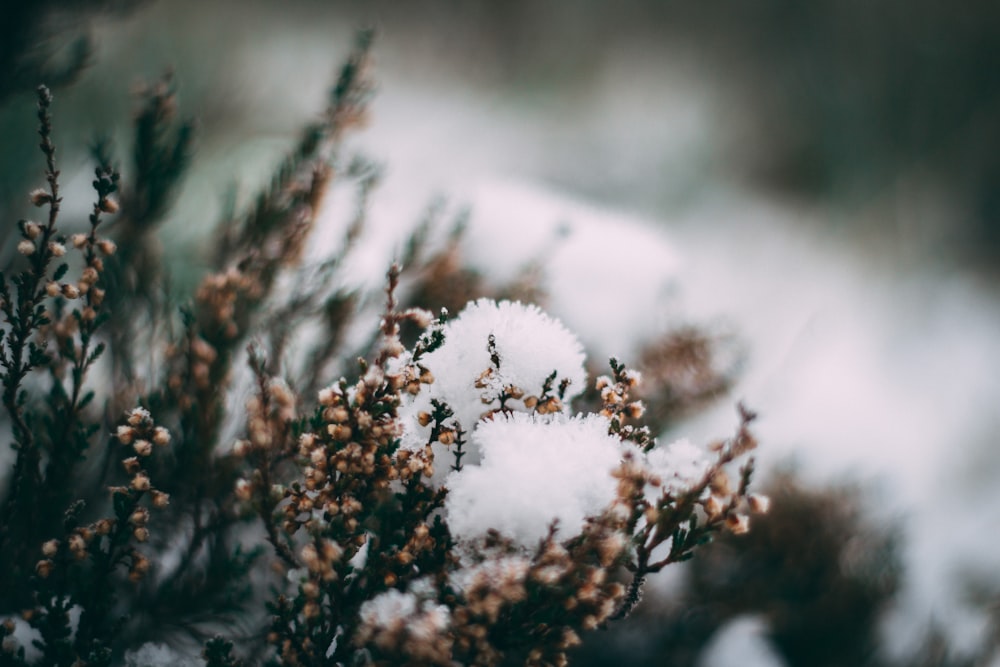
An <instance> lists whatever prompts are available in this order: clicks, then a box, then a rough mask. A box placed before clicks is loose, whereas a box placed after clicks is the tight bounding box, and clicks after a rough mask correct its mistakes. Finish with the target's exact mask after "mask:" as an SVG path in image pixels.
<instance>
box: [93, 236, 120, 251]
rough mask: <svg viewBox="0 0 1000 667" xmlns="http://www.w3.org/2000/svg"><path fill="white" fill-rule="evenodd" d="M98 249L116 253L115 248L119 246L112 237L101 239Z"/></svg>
mask: <svg viewBox="0 0 1000 667" xmlns="http://www.w3.org/2000/svg"><path fill="white" fill-rule="evenodd" d="M97 249H98V250H100V251H101V252H103V253H104V254H105V255H113V254H115V250H117V249H118V246H117V245H116V244H115V242H114V241H112V240H111V239H101V240H100V241H98V242H97Z"/></svg>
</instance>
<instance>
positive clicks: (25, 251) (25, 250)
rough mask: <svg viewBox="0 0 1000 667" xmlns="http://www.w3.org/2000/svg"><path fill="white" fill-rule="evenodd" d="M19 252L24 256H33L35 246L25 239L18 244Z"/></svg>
mask: <svg viewBox="0 0 1000 667" xmlns="http://www.w3.org/2000/svg"><path fill="white" fill-rule="evenodd" d="M17 251H18V252H19V253H21V254H22V255H33V254H34V253H35V244H34V243H32V242H31V241H29V240H28V239H25V240H23V241H21V242H20V243H18V244H17Z"/></svg>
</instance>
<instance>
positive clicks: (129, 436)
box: [115, 424, 135, 445]
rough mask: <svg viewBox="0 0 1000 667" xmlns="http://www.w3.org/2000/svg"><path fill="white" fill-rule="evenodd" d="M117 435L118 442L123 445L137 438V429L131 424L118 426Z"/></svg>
mask: <svg viewBox="0 0 1000 667" xmlns="http://www.w3.org/2000/svg"><path fill="white" fill-rule="evenodd" d="M115 437H117V438H118V442H120V443H122V444H123V445H130V444H132V440H133V439H134V438H135V429H134V428H132V427H131V426H125V425H124V424H123V425H121V426H119V427H118V430H117V431H116V432H115Z"/></svg>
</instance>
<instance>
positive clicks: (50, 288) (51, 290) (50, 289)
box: [45, 280, 62, 297]
mask: <svg viewBox="0 0 1000 667" xmlns="http://www.w3.org/2000/svg"><path fill="white" fill-rule="evenodd" d="M61 292H62V288H61V287H59V283H57V282H56V281H54V280H50V281H49V282H48V283H47V284H46V285H45V293H46V294H48V295H49V296H51V297H57V296H59V294H60V293H61Z"/></svg>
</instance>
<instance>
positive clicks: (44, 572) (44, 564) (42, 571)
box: [35, 558, 53, 579]
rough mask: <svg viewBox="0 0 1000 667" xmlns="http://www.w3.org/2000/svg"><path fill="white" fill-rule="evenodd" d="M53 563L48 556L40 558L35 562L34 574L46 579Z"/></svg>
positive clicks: (50, 572)
mask: <svg viewBox="0 0 1000 667" xmlns="http://www.w3.org/2000/svg"><path fill="white" fill-rule="evenodd" d="M52 568H53V563H52V561H50V560H49V559H48V558H46V559H44V560H40V561H38V562H37V563H35V574H37V575H38V576H39V577H41V578H42V579H48V577H49V575H50V574H52Z"/></svg>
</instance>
